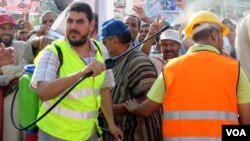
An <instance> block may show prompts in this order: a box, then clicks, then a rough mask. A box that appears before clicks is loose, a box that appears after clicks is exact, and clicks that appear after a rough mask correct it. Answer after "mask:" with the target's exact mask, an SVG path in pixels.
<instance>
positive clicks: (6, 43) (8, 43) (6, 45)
mask: <svg viewBox="0 0 250 141" xmlns="http://www.w3.org/2000/svg"><path fill="white" fill-rule="evenodd" d="M12 40H13V37H12V38H10V40H9V41H8V42H6V41H3V40H2V39H1V38H0V43H3V44H4V45H5V47H10V46H11V45H12Z"/></svg>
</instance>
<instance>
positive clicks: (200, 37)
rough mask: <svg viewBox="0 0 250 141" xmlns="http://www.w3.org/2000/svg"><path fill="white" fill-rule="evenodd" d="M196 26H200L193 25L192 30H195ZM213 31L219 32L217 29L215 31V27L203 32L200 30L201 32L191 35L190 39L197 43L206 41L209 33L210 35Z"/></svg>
mask: <svg viewBox="0 0 250 141" xmlns="http://www.w3.org/2000/svg"><path fill="white" fill-rule="evenodd" d="M198 26H200V24H196V25H194V28H196V27H198ZM194 28H193V29H194ZM213 30H216V31H219V29H217V28H215V27H211V28H208V29H204V30H201V31H199V32H197V33H195V34H194V35H193V37H192V39H193V40H194V42H198V41H201V40H206V39H208V38H209V36H210V35H211V33H212V31H213Z"/></svg>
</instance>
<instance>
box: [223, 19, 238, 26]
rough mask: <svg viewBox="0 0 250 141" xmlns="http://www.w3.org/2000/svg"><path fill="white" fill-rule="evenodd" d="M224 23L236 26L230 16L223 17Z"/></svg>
mask: <svg viewBox="0 0 250 141" xmlns="http://www.w3.org/2000/svg"><path fill="white" fill-rule="evenodd" d="M222 23H223V24H225V25H230V26H232V27H234V28H236V24H235V23H234V22H233V21H232V20H230V19H228V18H225V19H223V20H222Z"/></svg>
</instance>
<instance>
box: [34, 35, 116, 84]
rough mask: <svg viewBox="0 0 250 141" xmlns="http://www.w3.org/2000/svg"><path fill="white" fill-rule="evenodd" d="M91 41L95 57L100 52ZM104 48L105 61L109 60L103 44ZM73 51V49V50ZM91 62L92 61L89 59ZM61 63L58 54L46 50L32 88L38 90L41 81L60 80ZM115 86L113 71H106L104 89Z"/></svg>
mask: <svg viewBox="0 0 250 141" xmlns="http://www.w3.org/2000/svg"><path fill="white" fill-rule="evenodd" d="M89 41H90V57H94V56H95V54H96V51H98V49H97V47H96V46H95V44H94V43H93V41H91V40H89ZM100 47H101V48H102V55H103V58H104V59H108V58H109V55H108V51H107V49H106V47H105V46H104V45H102V44H101V46H100ZM72 49H73V48H72ZM82 60H83V61H84V60H85V61H84V62H85V63H89V62H87V59H86V58H82ZM89 60H91V59H89ZM59 65H60V61H59V58H58V56H57V55H56V54H54V53H53V52H52V51H51V50H48V49H46V50H45V51H44V52H43V54H42V55H41V58H40V59H39V62H38V65H37V67H36V70H35V72H34V75H33V78H32V81H31V87H32V88H33V89H37V83H38V82H39V81H50V80H54V79H56V78H58V75H57V70H58V69H59ZM114 86H115V81H114V76H113V72H112V70H106V75H105V80H104V83H103V85H102V88H105V87H109V88H112V87H114Z"/></svg>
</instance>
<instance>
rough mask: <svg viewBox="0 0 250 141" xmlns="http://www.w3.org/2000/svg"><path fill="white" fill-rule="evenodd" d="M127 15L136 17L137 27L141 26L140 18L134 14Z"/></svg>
mask: <svg viewBox="0 0 250 141" xmlns="http://www.w3.org/2000/svg"><path fill="white" fill-rule="evenodd" d="M127 16H128V17H133V18H135V19H137V21H138V28H140V27H141V20H140V19H139V18H138V17H137V16H136V15H133V14H129V15H127Z"/></svg>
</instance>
